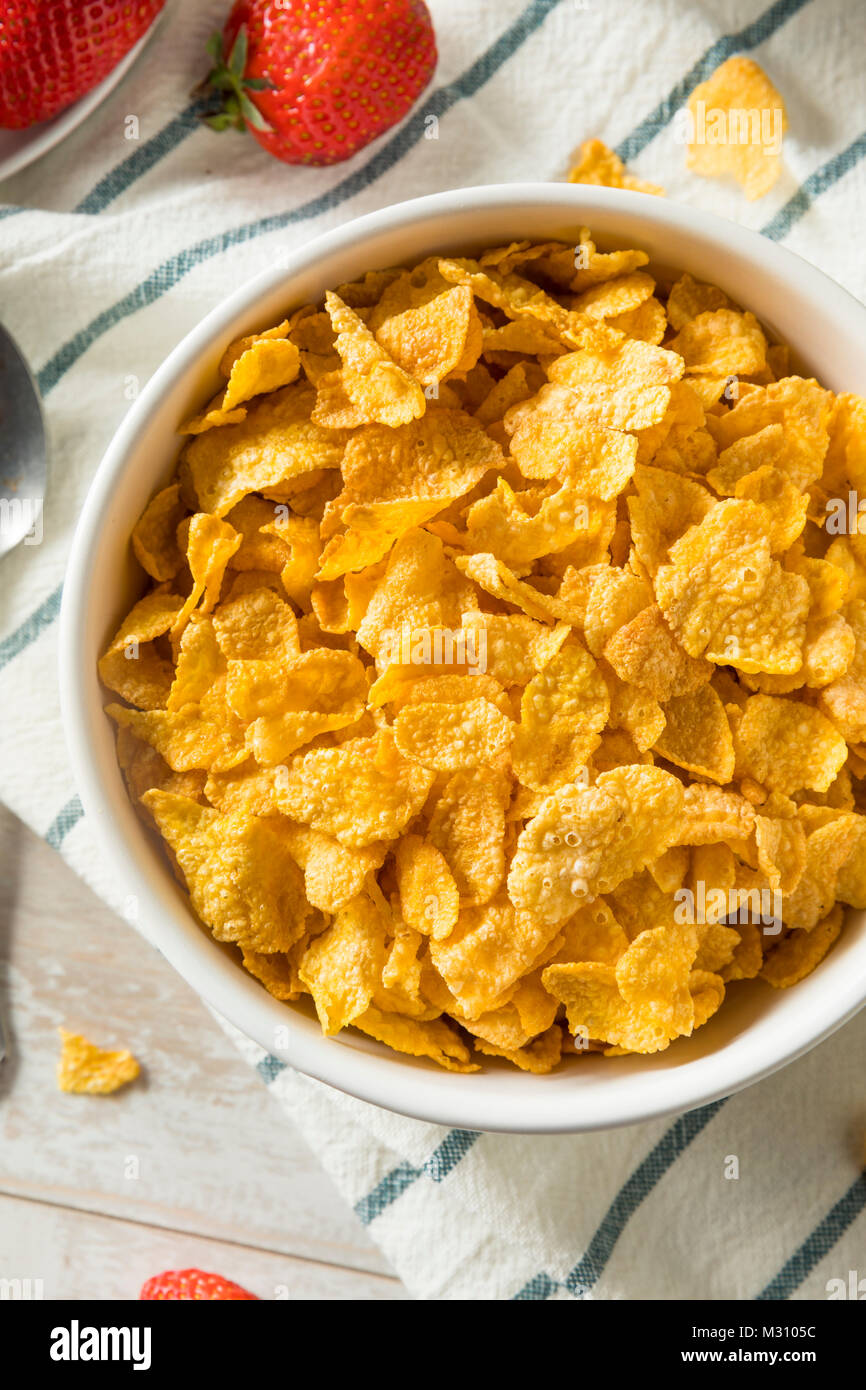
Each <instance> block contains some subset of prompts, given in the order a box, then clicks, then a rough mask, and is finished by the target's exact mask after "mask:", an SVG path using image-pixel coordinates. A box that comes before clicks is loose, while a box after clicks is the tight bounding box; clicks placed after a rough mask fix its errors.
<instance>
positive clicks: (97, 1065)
mask: <svg viewBox="0 0 866 1390" xmlns="http://www.w3.org/2000/svg"><path fill="white" fill-rule="evenodd" d="M58 1031H59V1033H60V1037H61V1039H62V1043H63V1046H62V1050H61V1054H60V1061H59V1062H58V1063H57V1086H58V1089H59V1090H61V1091H70V1092H73V1093H74V1094H76V1095H87V1096H108V1095H111V1093H112V1091H117V1090H119V1089H120V1087H121V1086H126V1085H127V1083H128V1082H130V1081H134V1080H135V1078H136V1077H137V1076H138V1075H139V1074H140V1072H141V1067H140V1066H139V1065H138V1062H137V1061H136V1060H135V1058H134V1057H133V1055H132V1053H131V1052H127V1051H126V1049H124V1050H123V1051H122V1052H109V1051H107V1050H106V1049H105V1048H103V1047H97V1046H96V1044H95V1043H92V1042H88V1040H87V1038H85V1037H82V1036H81V1034H80V1033H70V1032H68V1031H67V1030H66V1029H65V1028H60V1029H59V1030H58Z"/></svg>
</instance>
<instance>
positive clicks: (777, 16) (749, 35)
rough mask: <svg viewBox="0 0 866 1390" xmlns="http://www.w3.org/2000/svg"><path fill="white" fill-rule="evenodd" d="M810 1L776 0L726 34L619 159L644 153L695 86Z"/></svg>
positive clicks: (626, 142) (632, 136)
mask: <svg viewBox="0 0 866 1390" xmlns="http://www.w3.org/2000/svg"><path fill="white" fill-rule="evenodd" d="M809 3H810V0H776V3H775V4H774V5H771V6H770V8H769V9H768V10H764V12H763V14H760V15H758V17H757V19H755V20H753V21H752V23H751V24H747V25H746V26H745V28H744V29H740V30H739V31H738V33H736V34H723V35H722V36H721V37H720V38H718V39H716V41H715V43H712V44H710V46H709V48H708V49H707V51H706V53H704V54H702V56H701V57H700V58H699V59H698V61H697V62H696V63H695V64H694V66H693V67H691V68H690V69H689V71H688V72H687V73H686V75H685V77H683V78H681V79H680V81H679V82H678V83H677V85H676V86H675V87H672V88H671V90H670V91H669V92H668V94H667V96H666V97H665V98H664V100H663V101H660V102H659V104H658V106H657V107H656V108H655V110H654V111H651V112H650V114H649V115H648V116H647V117H645V119H644V120H642V121H641V123H640V125H639V126H637V127H636V128H635V129H634V130H633V131H632V132H631V134H630V135H627V136H626V137H625V139H624V140H623V141H622V143H621V144H619V145H617V149H616V152H617V154H618V155H619V157H620V159H622V160H623V161H624V162H626V163H627V162H628V160H630V159H634V158H635V156H636V155H639V154H640V153H641V151H642V150H645V149H646V147H647V145H648V144H649V143H650V142H651V141H652V140H654V139H655V137H656V136H657V135H658V134H659V132H660V131H662V130H664V128H665V126H666V125H667V124H668V122H669V121H671V120H673V117H674V115H675V114H676V112H677V111H679V109H680V107H681V106H683V105H684V103H685V102H686V101H687V100H688V98H689V97H690V95H691V93H692V92H693V91H694V89H695V87H697V86H698V85H699V83H701V82H705V81H706V79H707V78H708V77H709V76H710V74H711V73H713V72H714V71H715V69H716V68H717V67H718V66H719V64H720V63H723V62H724V61H725V59H726V58H731V57H732V56H733V55H734V54H735V53H742V52H745V51H747V50H748V49H750V48H757V46H758V44H760V43H763V42H764V41H765V40H766V39H768V38H769V37H770V35H771V34H774V33H775V32H776V30H777V29H780V28H781V27H782V25H783V24H784V23H786V21H787V20H789V19H790V18H791V17H792V16H793V15H795V14H796V13H797V11H798V10H802V9H803V8H804V6H806V5H808V4H809Z"/></svg>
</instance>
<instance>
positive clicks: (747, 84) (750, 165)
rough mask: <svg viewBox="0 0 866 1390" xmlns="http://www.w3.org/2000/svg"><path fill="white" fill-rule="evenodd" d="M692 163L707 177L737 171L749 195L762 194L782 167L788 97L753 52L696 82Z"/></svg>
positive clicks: (690, 150) (690, 147) (689, 157)
mask: <svg viewBox="0 0 866 1390" xmlns="http://www.w3.org/2000/svg"><path fill="white" fill-rule="evenodd" d="M688 110H689V115H690V116H691V121H690V128H689V131H688V135H689V141H688V154H687V163H688V167H689V168H690V169H693V170H694V172H695V173H696V174H702V175H703V176H704V177H705V178H724V177H725V176H726V175H732V176H733V177H734V178H735V179H736V180H737V183H738V184H739V185H740V187H741V188H742V190H743V192H744V193H745V195H746V197H747V198H749V199H753V198H763V196H764V194H765V193H768V192H769V191H770V189H771V188H772V187H773V184H774V183H775V182H776V180H777V179H778V177H779V175H780V173H781V172H782V160H781V150H782V137H783V135H784V133H785V131H786V130H787V129H788V116H787V112H786V111H785V103H784V101H783V100H782V98H781V96H780V95H779V93H778V92H777V91H776V88H775V87H774V86H773V84H772V82H771V81H770V79H769V78H768V77H767V74H766V73H765V72H764V71H763V70H762V69H761V68H760V67H759V66H758V64H757V63H756V62H755V61H754V59H752V58H742V57H736V58H727V59H726V60H725V62H724V63H722V64H721V66H720V67H718V68H716V70H715V72H714V73H713V74H712V76H711V77H710V78H708V79H707V81H706V82H701V83H700V84H699V85H698V86H697V87H695V89H694V91H693V92H692V94H691V96H690V97H689V103H688Z"/></svg>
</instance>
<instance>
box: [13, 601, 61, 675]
mask: <svg viewBox="0 0 866 1390" xmlns="http://www.w3.org/2000/svg"><path fill="white" fill-rule="evenodd" d="M62 593H63V585H62V584H58V585H57V588H56V589H55V590H54V592H53V593H51V594H49V595H48V597H47V598H46V599H43V600H42V602H41V603H40V605H39V607H38V608H35V609H34V610H33V612H32V613H31V614H30V615H29V617H27V618H25V619H24V622H23V623H21V624H20V626H19V627H16V629H15V631H14V632H10V634H9V636H8V637H4V638H3V641H2V642H0V671H2V670H3V667H4V666H6V665H7V664H8V663H9V662H10V661H11V660H12V658H13V657H16V656H17V655H18V653H19V652H23V651H24V649H25V647H29V646H30V643H31V642H35V641H36V638H37V637H38V636H39V634H40V633H41V632H44V631H45V629H46V628H47V627H50V626H51V624H52V623H53V622H54V619H55V618H56V617H57V615H58V613H59V612H60V596H61V594H62Z"/></svg>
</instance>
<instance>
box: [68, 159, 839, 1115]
mask: <svg viewBox="0 0 866 1390" xmlns="http://www.w3.org/2000/svg"><path fill="white" fill-rule="evenodd" d="M582 225H586V226H589V227H590V228H591V229H592V232H593V234H594V236H596V237H597V238H598V239H599V240H600V243H601V245H602V247H604V246H606V245H622V246H640V247H643V248H644V249H645V250H646V251H647V252H648V253H649V255H650V258H651V261H652V262H653V264H654V265H655V266H656V267H658V268H662V269H664V268H665V267H668V268H671V269H680V270H688V271H690V272H691V273H692V274H694V275H696V276H698V277H699V278H701V279H706V280H710V281H712V282H713V283H715V284H718V285H720V286H721V287H722V288H723V289H724V290H727V291H729V292H730V294H731V295H732V297H733V298H734V299H736V300H737V301H738V302H740V303H741V304H743V305H744V306H746V307H747V308H749V309H751V310H753V311H754V312H755V313H756V314H757V316H758V318H759V319H761V320H762V321H763V322H764V323H765V324H766V325H767V326H768V328H769V330H770V332H771V333H772V334H773V335H775V336H777V337H778V338H779V339H781V340H782V341H784V342H787V343H790V344H791V345H792V347H793V348H794V349H795V351H796V353H797V354H798V356H799V359H800V362H801V366H802V367H803V368H806V369H808V370H809V371H812V372H814V373H815V374H816V375H817V376H818V377H819V379H820V380H821V381H822V382H823V383H824V384H825V385H826V386H829V387H831V388H833V389H835V390H843V389H845V390H853V391H859V392H862V393H866V310H864V308H863V307H862V306H861V305H860V304H858V303H857V302H856V301H855V300H853V299H852V298H850V297H849V295H847V294H846V293H845V292H844V291H843V290H841V289H840V288H839V287H838V286H837V285H835V284H833V283H832V282H831V281H830V280H828V279H827V278H826V277H825V276H824V275H822V274H821V273H820V272H819V271H817V270H815V269H814V268H813V267H812V266H810V265H808V264H806V262H804V261H802V260H800V259H799V257H797V256H795V255H793V254H791V253H790V252H788V251H785V250H783V249H782V248H780V247H779V246H776V245H774V244H773V243H771V242H769V241H766V240H765V239H763V238H762V237H760V236H759V235H757V234H756V233H754V232H751V231H747V230H744V229H743V228H741V227H738V226H736V225H734V224H733V223H730V222H726V221H722V220H720V219H719V218H716V217H714V216H711V215H710V214H709V213H704V212H699V211H696V210H695V209H693V208H689V207H683V206H679V205H677V204H675V203H669V202H667V201H666V200H664V199H662V198H653V197H648V196H646V195H644V194H639V193H624V192H619V191H615V190H610V189H605V188H592V187H586V186H574V185H557V184H554V185H548V184H515V185H503V186H494V187H486V188H470V189H462V190H458V191H454V192H447V193H439V194H434V195H433V196H431V197H427V198H419V199H417V200H415V201H413V202H408V203H401V204H399V205H397V206H396V207H390V208H385V209H384V210H383V211H381V212H377V213H373V214H371V215H369V216H367V217H362V218H360V219H358V220H357V221H354V222H349V223H347V224H346V225H345V226H343V227H340V228H338V229H337V230H335V231H332V232H328V233H326V234H325V235H324V236H321V237H318V238H316V239H315V240H313V241H311V242H310V243H308V244H307V245H306V246H304V247H302V248H300V249H299V250H298V251H297V252H295V253H294V254H293V255H291V257H290V258H289V261H288V263H287V264H284V265H283V266H281V267H280V268H279V269H274V270H269V271H267V272H265V273H264V274H263V275H261V276H259V277H257V278H256V279H254V280H253V281H252V282H251V283H249V284H248V285H245V286H243V287H242V288H241V289H240V290H238V291H237V293H235V294H234V295H232V296H231V298H230V299H228V300H227V301H226V302H225V303H224V304H221V305H219V306H218V307H217V308H216V309H214V311H213V313H211V314H209V315H208V317H207V318H206V319H205V320H204V321H203V322H202V323H201V324H199V326H198V327H197V328H196V329H194V330H193V331H192V332H191V333H189V334H188V335H187V337H186V338H185V339H184V340H183V342H181V343H180V344H179V345H178V347H176V348H175V350H174V351H173V352H172V353H171V355H170V356H169V358H168V359H167V361H166V362H165V363H164V364H163V366H162V367H161V368H160V369H159V371H158V372H157V373H156V374H155V375H154V377H153V378H152V380H151V381H150V382H149V383H148V385H147V387H146V388H145V390H144V391H143V392H142V394H141V396H140V397H139V398H138V400H137V401H136V402H135V404H134V405H133V406H132V408H131V409H130V411H129V414H128V415H127V417H126V419H125V420H124V422H123V424H122V425H121V427H120V429H119V430H118V432H117V434H116V435H115V437H114V440H113V441H112V443H111V445H110V447H109V449H108V452H107V454H106V456H105V458H104V459H103V461H102V464H101V465H100V468H99V471H98V473H97V475H96V478H95V480H94V483H93V486H92V488H91V490H90V493H89V496H88V498H87V501H86V504H85V506H84V510H83V512H82V515H81V519H80V522H79V526H78V531H77V533H76V536H75V541H74V544H73V548H72V554H71V557H70V561H69V567H68V573H67V578H66V585H65V591H64V598H63V612H62V617H61V634H60V682H61V689H62V699H63V710H64V719H65V724H66V731H67V737H68V742H69V749H70V753H71V757H72V761H73V764H74V771H75V777H76V780H77V784H78V787H79V790H80V793H81V798H82V801H83V803H84V808H85V811H86V813H87V816H88V818H89V820H90V822H91V824H92V825H93V827H94V829H95V831H96V834H97V836H98V838H99V841H100V843H101V846H102V850H103V852H104V854H105V855H106V857H107V859H108V862H109V864H110V865H111V867H112V870H113V872H114V873H115V874H116V875H117V879H118V882H119V883H120V884H121V885H122V890H123V891H124V892H125V893H128V894H134V895H135V896H136V897H137V899H138V910H139V923H140V926H141V929H142V931H143V932H144V934H145V935H146V936H147V937H148V938H149V940H150V941H151V942H153V943H154V944H155V945H156V946H158V947H159V949H160V950H161V951H162V952H163V953H164V954H165V955H166V956H167V957H168V959H169V960H170V961H171V963H172V964H173V965H174V967H175V968H176V969H177V970H178V971H180V973H181V975H183V976H184V978H185V979H186V980H187V981H188V982H189V984H191V985H192V987H193V988H194V989H195V990H197V991H198V992H199V994H201V995H202V996H203V997H204V998H205V999H206V1000H207V1001H208V1002H209V1003H210V1004H211V1005H213V1006H214V1007H215V1008H216V1009H218V1010H219V1011H220V1013H222V1014H223V1015H224V1016H225V1017H226V1018H228V1019H230V1020H231V1021H232V1022H233V1023H235V1024H236V1025H237V1026H238V1027H239V1028H241V1029H242V1030H243V1031H244V1032H245V1033H246V1034H248V1035H249V1036H250V1037H252V1038H254V1039H255V1040H256V1041H257V1042H258V1043H260V1044H261V1046H262V1047H265V1048H267V1049H268V1050H269V1051H270V1052H272V1053H274V1054H276V1055H277V1056H279V1057H280V1058H281V1059H282V1060H284V1061H285V1062H287V1063H290V1064H291V1065H292V1066H294V1067H297V1068H298V1069H299V1070H301V1071H303V1072H306V1073H308V1074H309V1075H310V1076H314V1077H318V1078H319V1079H320V1080H322V1081H325V1082H328V1083H329V1084H330V1085H332V1086H336V1087H338V1088H339V1089H340V1090H343V1091H346V1092H348V1093H350V1094H352V1095H355V1096H360V1097H362V1098H363V1099H364V1100H368V1101H373V1102H375V1103H376V1104H378V1105H382V1106H385V1107H387V1108H389V1109H391V1110H396V1111H399V1112H402V1113H403V1114H406V1115H412V1116H417V1117H418V1118H420V1119H424V1120H431V1121H435V1122H437V1123H440V1124H446V1125H459V1126H463V1127H466V1128H469V1129H483V1130H507V1131H514V1132H522V1133H538V1132H541V1133H545V1132H557V1131H559V1132H563V1131H564V1132H574V1131H581V1130H591V1129H599V1128H605V1127H608V1126H613V1125H622V1124H629V1123H633V1122H635V1121H638V1120H645V1119H648V1118H651V1117H653V1116H658V1115H664V1114H668V1113H674V1112H680V1111H684V1110H688V1109H691V1108H693V1107H695V1106H698V1105H701V1104H703V1103H705V1102H707V1101H710V1100H713V1099H715V1098H717V1097H719V1096H724V1095H727V1094H729V1093H730V1092H732V1091H736V1090H738V1089H739V1088H741V1087H743V1086H746V1085H748V1084H749V1083H750V1082H753V1081H756V1080H758V1079H759V1078H761V1077H763V1076H766V1075H767V1074H768V1073H770V1072H772V1071H774V1070H775V1069H776V1068H777V1067H780V1066H782V1065H783V1064H784V1063H786V1062H789V1061H791V1060H792V1059H793V1058H795V1057H797V1056H799V1055H800V1054H801V1053H803V1052H805V1051H807V1049H809V1048H810V1047H812V1046H814V1044H815V1043H817V1042H819V1041H820V1040H821V1039H822V1038H824V1037H826V1036H827V1035H828V1034H829V1033H831V1032H833V1030H834V1029H836V1028H838V1027H839V1026H840V1024H842V1023H844V1022H845V1020H846V1019H848V1018H849V1017H850V1016H851V1015H852V1014H853V1013H855V1012H856V1010H857V1009H858V1008H859V1007H860V1006H861V1005H862V1004H863V1002H864V999H866V930H864V914H862V913H860V914H853V913H852V914H849V916H850V920H849V922H848V925H847V927H846V930H845V932H844V933H843V936H842V938H841V940H840V941H839V942H838V943H837V945H836V946H835V947H834V949H833V950H832V952H831V953H830V955H829V956H828V958H827V959H826V960H825V961H824V962H823V964H822V965H821V966H820V967H819V968H818V970H816V971H815V973H814V974H813V975H811V976H810V977H809V978H808V979H807V980H804V981H803V982H802V983H801V984H799V985H798V986H797V987H796V988H795V989H792V990H789V991H774V990H771V989H769V988H768V987H767V986H765V985H763V984H761V983H759V982H753V983H749V984H740V985H736V986H734V987H733V988H732V989H731V991H730V994H729V997H728V999H727V1000H726V1001H725V1004H724V1006H723V1008H722V1010H721V1011H720V1012H719V1013H718V1014H717V1015H716V1017H715V1018H714V1019H713V1020H711V1022H710V1023H709V1024H707V1025H706V1026H705V1027H703V1028H701V1029H700V1030H699V1031H698V1032H697V1033H696V1034H695V1036H694V1037H693V1038H691V1039H688V1040H682V1041H680V1042H677V1043H676V1044H675V1045H674V1046H672V1047H671V1048H670V1049H669V1050H668V1051H667V1052H663V1053H660V1054H659V1055H657V1056H655V1057H649V1058H640V1057H632V1058H628V1057H626V1058H622V1059H621V1060H618V1061H615V1062H612V1061H610V1060H606V1059H603V1058H599V1057H592V1056H587V1057H586V1058H583V1059H581V1061H580V1063H579V1065H573V1066H567V1067H565V1068H563V1069H562V1070H561V1071H560V1072H554V1073H553V1074H552V1075H550V1076H544V1077H536V1076H527V1075H525V1074H523V1073H522V1072H519V1071H517V1070H516V1069H513V1068H510V1067H508V1066H507V1065H506V1064H505V1063H501V1064H500V1063H488V1064H486V1065H485V1068H484V1070H483V1071H482V1072H479V1073H476V1074H472V1075H466V1076H459V1075H453V1074H450V1073H448V1072H444V1071H441V1070H439V1068H438V1067H436V1066H435V1065H434V1064H433V1063H431V1062H422V1061H415V1060H414V1059H411V1058H407V1057H402V1056H400V1055H399V1054H397V1053H394V1052H390V1051H388V1050H386V1049H385V1048H381V1047H379V1045H378V1044H376V1043H374V1042H372V1041H369V1040H367V1039H365V1038H363V1037H361V1036H360V1035H352V1034H350V1033H346V1034H344V1035H342V1036H341V1037H340V1038H339V1039H326V1038H324V1037H323V1036H322V1035H321V1033H320V1031H319V1027H318V1024H317V1023H316V1022H315V1021H314V1020H313V1018H312V1017H309V1016H307V1015H306V1014H305V1013H303V1012H302V1011H301V1010H300V1009H296V1008H294V1007H292V1006H286V1005H284V1004H280V1003H278V1002H277V1001H276V1000H274V999H272V998H271V996H270V995H269V994H267V993H266V992H265V990H264V989H263V988H262V986H261V985H259V984H258V983H257V982H256V981H255V980H253V979H252V978H251V977H250V976H249V975H247V974H246V973H245V972H244V970H243V969H242V968H241V967H240V965H239V964H237V963H236V961H235V959H234V958H233V955H232V953H231V952H230V951H228V950H227V949H226V948H224V947H221V946H219V945H218V944H217V943H216V942H214V941H213V940H212V939H211V938H210V937H209V935H208V934H207V933H206V932H204V931H203V930H202V928H201V927H200V926H199V925H198V924H197V922H196V921H195V919H194V918H193V916H192V914H191V912H190V909H189V907H188V904H187V901H186V898H185V896H184V894H183V893H182V892H181V890H180V889H179V887H178V886H177V884H176V882H175V880H174V878H173V876H172V873H171V871H170V870H169V868H168V865H167V862H166V860H165V858H164V857H163V854H162V852H161V849H160V845H159V843H158V842H157V839H156V837H155V836H150V835H148V833H147V832H146V831H145V829H144V828H143V826H142V824H141V822H140V820H139V819H138V817H137V815H136V813H135V812H134V810H133V808H132V806H131V804H130V802H129V799H128V797H127V793H126V790H125V787H124V783H123V779H122V777H121V774H120V772H119V770H118V766H117V761H116V758H115V749H114V733H113V728H112V725H111V722H110V721H109V719H108V718H107V717H106V715H105V714H104V713H103V708H102V707H103V703H104V692H103V691H102V690H101V687H100V684H99V681H98V678H97V673H96V661H97V657H98V655H99V653H100V652H101V650H102V648H103V646H104V644H105V642H106V640H107V639H108V638H109V637H110V636H111V635H112V634H113V632H114V631H115V630H116V627H117V625H118V623H119V621H120V619H121V617H122V615H123V614H124V613H125V612H126V611H127V609H128V608H129V606H130V605H131V603H132V602H133V601H134V599H135V598H136V597H137V595H138V593H139V592H140V588H141V575H140V574H137V573H136V566H135V565H134V564H133V562H132V561H131V559H130V554H129V536H130V532H131V530H132V526H133V524H134V522H135V520H136V519H137V517H138V515H139V513H140V512H141V511H142V509H143V507H144V506H145V504H146V503H147V501H148V499H149V498H150V496H151V495H152V493H153V492H154V491H155V490H156V489H157V488H159V487H161V486H163V485H164V484H165V483H166V481H167V480H168V478H169V477H170V475H171V473H172V471H173V469H174V465H175V459H176V455H177V450H178V447H179V444H180V442H181V441H180V438H179V437H178V435H177V434H176V432H175V427H176V425H177V423H178V421H180V420H183V419H185V418H186V417H187V416H188V415H190V414H191V413H193V411H194V410H195V409H197V408H198V407H199V406H200V404H201V403H202V401H204V400H206V399H207V398H208V397H209V396H210V395H211V394H212V393H213V392H214V391H215V390H216V389H217V386H218V375H217V363H218V361H219V358H220V354H221V352H222V349H223V347H224V345H225V344H226V343H227V342H228V341H229V340H230V339H233V338H237V337H239V336H240V335H241V334H245V333H250V332H252V331H253V330H254V329H258V328H264V327H266V326H268V325H270V324H272V323H275V322H277V321H278V320H279V319H280V318H281V317H282V316H283V315H284V314H285V313H286V312H287V311H288V310H291V309H293V308H295V307H296V306H298V305H300V304H302V303H304V302H306V301H308V300H311V299H313V300H314V299H317V298H319V297H320V296H321V295H322V294H323V292H324V291H325V289H327V288H329V287H331V286H333V285H336V284H338V283H340V282H342V281H345V280H349V279H351V278H352V277H353V276H355V275H357V274H358V273H359V272H362V271H364V270H368V269H371V268H376V267H384V266H389V265H393V264H396V263H400V262H409V261H413V260H418V259H421V258H422V257H423V256H426V255H428V254H429V253H431V252H434V251H440V252H443V253H464V254H466V253H471V252H472V251H473V250H474V249H476V248H480V247H483V246H491V245H497V244H500V243H503V242H508V241H511V240H516V239H518V238H522V237H530V238H533V239H534V240H543V239H547V238H561V239H563V240H566V241H567V240H569V239H573V238H574V235H575V232H576V230H577V229H578V228H579V227H580V226H582ZM281 1044H282V1045H281Z"/></svg>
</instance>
